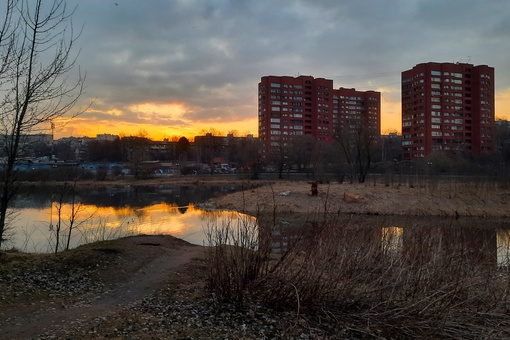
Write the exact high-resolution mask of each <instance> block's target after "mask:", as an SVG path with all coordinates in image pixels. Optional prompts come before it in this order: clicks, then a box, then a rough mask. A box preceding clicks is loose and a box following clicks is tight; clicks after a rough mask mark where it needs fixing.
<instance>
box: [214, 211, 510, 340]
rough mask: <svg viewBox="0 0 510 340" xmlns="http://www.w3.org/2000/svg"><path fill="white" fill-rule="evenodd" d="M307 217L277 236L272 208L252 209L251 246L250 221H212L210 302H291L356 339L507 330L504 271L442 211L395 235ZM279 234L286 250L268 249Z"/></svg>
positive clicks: (506, 333)
mask: <svg viewBox="0 0 510 340" xmlns="http://www.w3.org/2000/svg"><path fill="white" fill-rule="evenodd" d="M325 206H326V205H325ZM310 216H311V217H310V218H309V219H308V221H306V222H303V223H302V224H301V225H297V226H294V227H293V228H294V235H290V234H289V235H285V234H284V233H283V232H282V230H283V229H282V226H281V224H280V223H278V222H277V221H278V220H279V218H278V215H277V209H276V207H275V209H273V212H271V213H269V214H260V215H259V216H258V225H257V230H258V231H259V233H258V234H253V235H257V236H260V238H259V239H258V241H259V245H260V246H259V247H254V245H253V242H254V241H255V240H254V239H253V236H251V237H249V236H247V235H249V234H250V233H253V227H252V226H251V225H248V224H246V223H245V224H243V223H240V224H229V225H222V226H217V225H214V223H211V225H210V227H209V241H210V242H209V245H211V246H212V247H211V248H210V251H209V254H208V255H209V257H208V261H209V283H210V285H209V287H210V289H211V290H212V291H213V292H214V293H215V294H217V297H218V298H219V300H227V301H233V302H235V303H236V304H238V305H240V306H242V305H243V304H244V303H246V301H250V302H253V301H256V302H257V303H259V304H262V305H265V306H270V307H272V308H276V309H279V310H281V309H285V310H289V309H290V310H294V311H295V313H296V316H297V318H299V317H300V316H304V317H306V318H309V319H314V320H315V321H316V322H318V323H319V324H320V322H321V321H320V320H323V321H327V322H328V323H334V324H336V325H337V326H338V327H340V328H343V329H347V330H349V331H350V332H351V334H357V335H358V336H360V337H382V338H410V337H413V338H452V339H454V338H455V339H480V338H507V337H510V318H509V317H508V313H509V311H510V298H509V292H510V279H509V275H508V272H506V271H504V270H501V269H498V267H497V265H496V259H495V258H494V255H487V254H492V253H490V252H488V250H489V248H490V247H491V246H492V245H491V244H489V243H487V242H485V240H479V239H477V238H476V237H471V236H470V235H468V233H469V231H467V230H462V229H458V228H456V227H453V226H452V225H451V224H450V223H448V220H447V219H445V221H444V223H443V224H439V225H438V224H436V225H429V226H421V227H419V228H408V229H406V230H405V231H404V232H403V233H402V232H401V231H400V232H399V231H395V230H391V229H390V230H388V229H381V228H374V226H372V225H364V224H363V223H362V222H361V223H359V221H358V223H349V222H345V220H340V219H339V216H340V215H338V214H329V213H327V211H326V212H325V213H323V214H316V215H310ZM318 216H320V218H318ZM410 224H412V223H410ZM289 228H292V227H289ZM287 230H288V228H287ZM282 237H283V238H285V242H283V243H284V244H285V245H286V249H285V250H284V251H283V252H281V253H280V254H277V255H276V254H274V253H271V249H270V248H271V247H268V245H273V246H274V245H275V244H277V243H280V244H281V243H282ZM473 240H476V241H473ZM473 242H474V243H473ZM225 244H229V245H230V246H229V247H226V246H225Z"/></svg>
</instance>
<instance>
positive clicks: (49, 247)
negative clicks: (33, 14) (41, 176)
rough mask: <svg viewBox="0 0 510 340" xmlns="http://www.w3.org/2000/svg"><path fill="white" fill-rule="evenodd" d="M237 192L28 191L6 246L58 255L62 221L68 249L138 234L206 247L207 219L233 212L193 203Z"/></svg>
mask: <svg viewBox="0 0 510 340" xmlns="http://www.w3.org/2000/svg"><path fill="white" fill-rule="evenodd" d="M239 189H240V188H239V187H236V186H233V185H232V186H230V185H227V186H154V187H138V186H137V187H132V186H126V187H108V188H94V189H92V190H81V191H79V192H77V193H76V194H75V195H72V194H71V193H69V192H68V193H67V194H66V195H64V196H62V195H61V193H62V192H64V191H63V190H62V189H61V188H60V189H59V188H38V187H33V188H28V189H26V190H24V191H23V192H22V193H21V194H20V195H19V197H18V200H17V201H16V209H15V211H16V214H15V215H16V216H15V217H14V219H13V222H12V226H13V231H14V233H13V237H12V238H11V241H10V243H9V244H7V247H15V248H17V249H20V250H23V251H27V252H48V251H54V249H55V244H56V233H57V229H58V225H59V220H60V226H61V228H60V235H61V237H60V245H61V246H62V247H64V248H65V246H66V243H67V236H68V234H69V226H71V225H72V227H73V228H72V231H71V240H70V248H73V247H76V246H78V245H80V244H84V243H89V242H94V241H99V240H106V239H113V238H118V237H122V236H127V235H134V234H169V235H172V236H175V237H178V238H182V239H184V240H186V241H188V242H190V243H193V244H198V245H202V244H204V242H205V234H204V227H206V226H207V221H208V219H210V218H211V217H212V216H213V215H214V217H220V218H222V217H223V218H231V216H232V213H231V212H215V213H211V212H207V211H204V210H201V209H198V208H196V206H195V205H196V204H198V203H202V202H204V201H206V200H208V199H210V198H212V197H214V196H216V195H221V194H225V193H228V192H233V191H236V190H239ZM73 196H74V199H75V204H74V206H73V204H72V200H73ZM61 197H63V199H62V204H61V203H60V198H61ZM73 207H74V208H73ZM73 215H74V222H73V223H71V222H70V219H72V217H73ZM59 216H60V219H59ZM60 249H62V248H60Z"/></svg>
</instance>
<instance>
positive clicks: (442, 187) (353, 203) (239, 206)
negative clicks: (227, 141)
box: [214, 181, 510, 218]
mask: <svg viewBox="0 0 510 340" xmlns="http://www.w3.org/2000/svg"><path fill="white" fill-rule="evenodd" d="M247 188H248V189H247V190H244V191H241V192H236V193H232V194H229V195H226V196H223V197H218V198H217V199H215V201H214V205H215V207H217V208H219V209H234V210H240V211H244V212H247V213H250V214H255V213H257V212H262V211H264V212H268V211H273V210H274V209H275V208H276V211H277V212H284V213H311V212H324V211H328V212H334V213H354V214H373V215H411V216H454V217H459V216H472V217H494V218H502V217H510V190H508V189H498V188H494V187H491V186H488V185H475V184H456V183H440V184H436V185H431V186H421V187H419V186H414V187H412V186H411V187H410V186H385V185H384V184H374V183H363V184H359V183H355V184H345V183H343V184H340V183H331V184H319V185H318V191H319V194H318V196H311V184H310V183H306V182H292V181H275V182H272V183H268V184H266V185H263V186H260V187H250V186H247Z"/></svg>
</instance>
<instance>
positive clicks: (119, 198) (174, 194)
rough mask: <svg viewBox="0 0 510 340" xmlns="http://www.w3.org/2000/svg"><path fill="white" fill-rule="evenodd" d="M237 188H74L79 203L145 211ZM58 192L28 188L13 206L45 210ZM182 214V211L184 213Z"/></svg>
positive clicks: (182, 204)
mask: <svg viewBox="0 0 510 340" xmlns="http://www.w3.org/2000/svg"><path fill="white" fill-rule="evenodd" d="M240 189H241V188H240V187H237V186H232V185H229V186H181V185H178V186H166V185H160V186H123V187H121V186H110V187H94V188H77V190H76V191H77V193H76V199H77V201H78V202H80V203H82V204H87V205H95V206H97V207H104V208H106V207H113V208H116V209H118V208H123V207H132V208H144V207H147V206H151V205H154V204H159V203H168V204H170V205H177V206H179V207H186V206H188V205H189V204H190V203H192V204H195V203H201V202H204V201H206V200H208V199H210V198H213V197H215V196H217V195H218V194H225V193H228V192H234V191H237V190H240ZM55 192H58V187H57V186H27V187H23V188H22V189H21V190H20V192H19V193H18V201H17V204H16V207H19V208H39V209H41V208H48V207H49V206H50V205H51V200H52V193H55ZM71 201H72V197H71V195H67V196H66V197H64V198H63V203H70V202H71ZM184 212H185V211H184Z"/></svg>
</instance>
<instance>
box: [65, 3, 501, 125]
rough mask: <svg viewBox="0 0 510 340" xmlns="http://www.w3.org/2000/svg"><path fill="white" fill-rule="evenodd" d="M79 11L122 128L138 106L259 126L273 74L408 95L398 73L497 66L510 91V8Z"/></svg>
mask: <svg viewBox="0 0 510 340" xmlns="http://www.w3.org/2000/svg"><path fill="white" fill-rule="evenodd" d="M69 2H70V3H72V1H69ZM75 3H76V4H78V8H77V10H76V13H75V16H74V22H75V24H79V25H81V23H84V31H83V34H82V36H81V38H80V40H79V44H80V45H81V55H80V59H79V63H80V65H81V67H82V69H84V70H85V71H86V72H87V85H88V89H87V95H88V96H90V97H95V98H100V102H101V103H102V104H101V109H98V110H97V112H103V114H102V115H104V117H108V114H105V113H104V112H107V111H108V110H107V108H108V107H109V108H111V109H113V108H116V109H119V110H121V111H122V114H121V115H119V116H116V117H115V118H113V119H119V120H121V119H125V120H126V121H138V120H140V118H139V117H140V116H139V113H137V112H135V111H132V109H130V108H131V107H132V105H134V104H140V103H171V102H182V103H185V105H186V107H187V108H188V109H189V112H187V113H186V115H185V119H191V120H197V121H210V122H216V121H236V120H243V119H246V118H252V117H256V115H257V111H256V110H257V94H256V91H257V83H258V82H259V80H260V77H261V76H264V75H268V74H275V75H297V74H310V75H313V76H316V77H327V78H333V79H334V81H335V87H340V86H346V87H358V88H360V89H363V90H366V89H369V88H370V86H373V87H374V88H373V89H376V88H375V87H376V86H380V85H387V84H391V86H392V87H394V88H395V89H397V92H398V89H399V84H398V82H399V80H400V72H401V71H402V70H405V69H408V68H410V67H412V66H414V65H415V64H418V63H421V62H427V61H440V62H447V61H465V62H471V63H474V64H488V65H490V66H494V67H495V68H496V74H497V77H496V79H497V81H498V83H497V84H496V85H497V86H499V87H501V88H508V87H510V80H509V78H510V74H509V72H510V64H509V62H508V60H509V58H508V46H510V40H509V39H510V38H509V35H508V32H509V29H510V27H509V23H508V22H509V21H508V19H507V14H508V13H510V2H508V1H506V0H501V1H497V0H495V1H491V0H489V1H475V0H452V1H443V0H441V1H439V0H421V1H408V0H397V1H380V0H377V1H376V0H368V1H337V0H334V1H333V0H331V1H305V0H301V1H286V2H275V1H270V0H256V1H255V0H254V1H239V0H232V1H220V0H218V1H205V0H204V1H192V0H190V1H186V0H181V1H168V0H165V1H163V0H160V1H157V0H151V1H144V2H142V1H138V0H116V1H108V0H88V1H77V0H75ZM96 115H97V118H98V117H100V115H99V113H96ZM149 116H150V114H149ZM144 119H145V118H144ZM155 119H156V120H158V119H159V121H164V120H165V117H159V118H158V117H156V118H155ZM167 119H168V120H169V121H171V122H172V123H180V122H182V120H181V119H176V118H175V117H168V118H167Z"/></svg>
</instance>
